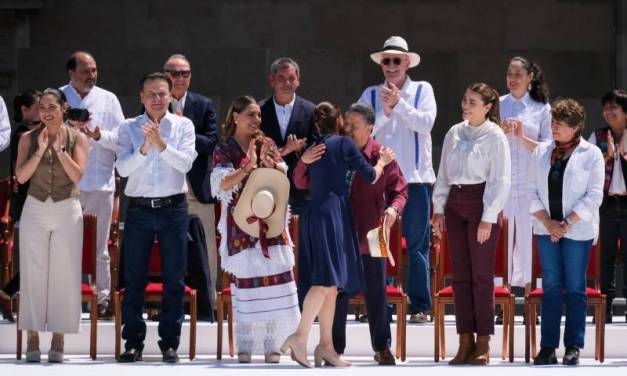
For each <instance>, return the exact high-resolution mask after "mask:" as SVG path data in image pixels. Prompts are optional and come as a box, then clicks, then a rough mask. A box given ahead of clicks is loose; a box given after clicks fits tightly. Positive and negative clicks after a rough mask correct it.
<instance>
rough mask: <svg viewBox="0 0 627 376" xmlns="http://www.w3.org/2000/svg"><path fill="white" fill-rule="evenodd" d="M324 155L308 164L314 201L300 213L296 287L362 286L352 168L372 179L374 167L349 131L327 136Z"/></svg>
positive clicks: (346, 288)
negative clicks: (352, 138) (348, 135)
mask: <svg viewBox="0 0 627 376" xmlns="http://www.w3.org/2000/svg"><path fill="white" fill-rule="evenodd" d="M322 141H323V142H324V143H325V145H326V152H325V153H324V155H323V157H322V158H321V159H320V160H318V161H316V162H314V163H312V164H311V165H309V168H308V170H307V172H308V175H309V189H310V195H311V201H310V202H309V205H308V206H307V207H306V208H305V210H304V211H303V213H302V214H301V216H300V232H299V250H298V272H299V284H298V292H299V295H300V297H301V302H302V298H304V295H305V294H306V292H307V291H308V289H309V287H311V286H327V287H329V286H337V288H338V290H341V291H342V292H345V293H355V292H358V291H362V290H363V288H362V287H363V286H364V272H363V266H362V261H361V255H360V253H359V242H358V239H357V233H356V231H355V224H354V219H353V209H352V207H351V204H350V198H349V193H350V186H349V182H348V179H347V176H349V175H348V174H347V172H348V171H349V169H351V170H354V171H355V172H356V173H359V174H360V175H362V177H363V178H364V179H365V180H366V181H368V182H372V181H373V180H374V179H375V177H376V173H375V170H374V168H373V167H372V166H371V165H370V163H368V161H367V160H366V159H365V158H364V156H363V154H362V153H361V152H360V151H359V149H358V148H357V146H356V145H355V144H354V143H353V141H352V140H351V139H350V138H348V137H343V136H334V135H333V136H328V135H327V136H323V137H322Z"/></svg>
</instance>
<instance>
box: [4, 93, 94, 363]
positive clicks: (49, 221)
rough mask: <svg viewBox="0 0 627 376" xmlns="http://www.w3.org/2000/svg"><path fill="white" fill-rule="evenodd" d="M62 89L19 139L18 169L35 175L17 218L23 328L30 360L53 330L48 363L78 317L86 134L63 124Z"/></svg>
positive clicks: (21, 175)
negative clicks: (42, 336)
mask: <svg viewBox="0 0 627 376" xmlns="http://www.w3.org/2000/svg"><path fill="white" fill-rule="evenodd" d="M66 110H67V105H66V102H65V96H64V95H63V93H62V92H61V91H59V90H56V89H46V90H44V92H43V94H42V96H41V99H40V101H39V117H40V119H41V122H42V124H41V125H40V126H39V127H37V128H35V129H33V130H31V131H28V132H26V133H24V134H22V136H21V137H20V142H19V146H18V152H17V161H16V164H15V165H16V169H15V175H16V177H17V181H18V183H20V184H24V183H26V182H27V181H30V186H29V188H28V195H27V198H26V201H25V203H24V208H23V210H22V216H21V220H20V275H21V280H20V291H21V296H20V317H19V328H20V329H21V330H27V331H28V343H27V347H26V361H27V362H39V361H40V359H41V352H40V350H39V335H38V332H43V331H50V332H53V333H54V334H53V335H52V343H51V345H50V352H49V353H48V361H49V362H56V363H58V362H62V361H63V344H64V343H63V337H64V334H65V333H78V330H79V324H80V318H81V294H80V281H81V258H82V257H81V256H82V245H83V212H82V210H81V205H80V202H79V200H78V196H79V189H78V182H79V180H80V179H81V177H82V176H83V172H84V171H85V164H86V162H87V149H88V142H87V137H85V135H84V134H82V133H80V132H77V131H76V130H75V129H74V128H72V127H69V126H67V125H65V124H64V122H63V117H64V115H65V111H66Z"/></svg>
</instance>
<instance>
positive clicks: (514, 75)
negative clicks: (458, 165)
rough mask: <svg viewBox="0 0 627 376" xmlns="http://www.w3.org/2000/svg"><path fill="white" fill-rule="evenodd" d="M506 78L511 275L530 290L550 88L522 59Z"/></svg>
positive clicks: (512, 65) (504, 109)
mask: <svg viewBox="0 0 627 376" xmlns="http://www.w3.org/2000/svg"><path fill="white" fill-rule="evenodd" d="M506 79H507V89H508V90H509V94H507V95H504V96H502V97H501V99H500V106H499V107H500V118H501V124H502V126H503V131H504V132H505V134H506V135H507V140H508V141H509V149H510V153H511V160H512V190H511V193H510V195H509V197H508V199H507V201H506V203H505V208H504V209H503V215H504V216H505V217H506V218H507V219H508V224H509V226H508V242H507V244H508V252H509V260H510V263H509V268H510V270H509V276H510V279H511V281H510V282H511V285H512V286H521V287H525V288H526V289H527V291H528V289H529V286H530V285H529V283H530V282H531V237H532V234H531V215H530V214H529V197H528V194H527V193H528V190H529V189H528V184H529V181H528V179H527V172H528V170H529V159H530V157H531V152H533V149H535V147H536V146H538V144H540V143H541V142H543V141H546V140H550V139H551V106H550V105H549V90H548V85H547V84H546V81H545V80H544V75H543V73H542V69H540V66H538V64H536V63H535V62H533V61H531V60H529V59H527V58H526V57H522V56H516V57H514V58H512V59H511V60H510V62H509V66H508V68H507V76H506ZM500 317H502V316H500Z"/></svg>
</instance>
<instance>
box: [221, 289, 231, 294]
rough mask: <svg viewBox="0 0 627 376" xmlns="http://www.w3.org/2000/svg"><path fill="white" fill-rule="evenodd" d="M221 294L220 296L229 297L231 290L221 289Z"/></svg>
mask: <svg viewBox="0 0 627 376" xmlns="http://www.w3.org/2000/svg"><path fill="white" fill-rule="evenodd" d="M221 292H222V295H228V296H231V288H230V287H225V288H223V289H222V291H221Z"/></svg>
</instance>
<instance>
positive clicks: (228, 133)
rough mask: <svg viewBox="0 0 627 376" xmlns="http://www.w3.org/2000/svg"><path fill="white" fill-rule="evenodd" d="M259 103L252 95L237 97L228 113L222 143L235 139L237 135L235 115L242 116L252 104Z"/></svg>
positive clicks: (223, 128) (223, 125)
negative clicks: (234, 136)
mask: <svg viewBox="0 0 627 376" xmlns="http://www.w3.org/2000/svg"><path fill="white" fill-rule="evenodd" d="M255 103H257V101H256V100H255V98H253V97H251V96H250V95H242V96H241V97H237V98H235V99H234V100H233V102H231V105H230V106H229V109H228V111H227V112H226V119H224V124H222V141H223V142H224V141H226V140H227V139H228V138H229V137H233V135H234V134H235V119H234V116H233V113H238V114H241V113H242V112H244V110H246V107H248V106H250V105H251V104H255Z"/></svg>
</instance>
